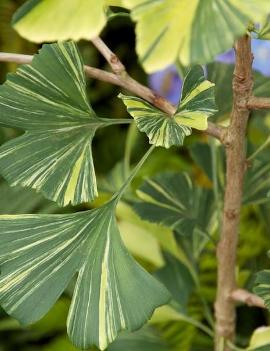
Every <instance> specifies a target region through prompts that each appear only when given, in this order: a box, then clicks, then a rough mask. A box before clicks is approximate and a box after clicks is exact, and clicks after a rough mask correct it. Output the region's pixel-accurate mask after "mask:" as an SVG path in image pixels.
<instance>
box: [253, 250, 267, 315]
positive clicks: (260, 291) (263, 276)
mask: <svg viewBox="0 0 270 351" xmlns="http://www.w3.org/2000/svg"><path fill="white" fill-rule="evenodd" d="M268 255H269V253H268ZM255 284H256V286H255V288H254V291H255V293H256V294H257V295H259V296H260V297H261V298H262V299H263V300H264V303H265V306H266V307H267V308H268V309H269V310H270V270H269V269H268V270H263V271H261V272H259V273H257V276H256V281H255Z"/></svg>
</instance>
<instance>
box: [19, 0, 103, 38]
mask: <svg viewBox="0 0 270 351" xmlns="http://www.w3.org/2000/svg"><path fill="white" fill-rule="evenodd" d="M105 4H106V1H105V0H99V1H96V0H76V1H72V0H71V1H63V0H28V1H26V2H25V3H24V4H23V5H22V6H21V7H20V8H19V10H18V11H17V12H16V13H15V15H14V17H13V26H14V28H15V29H16V30H17V31H18V33H19V34H20V35H21V36H23V37H24V38H26V39H28V40H30V41H33V42H35V43H42V42H44V41H46V42H52V41H57V40H67V39H73V40H79V39H88V40H89V39H92V38H94V37H96V36H97V35H99V33H100V32H101V30H102V29H103V27H104V26H105V24H106V16H105V9H104V7H105Z"/></svg>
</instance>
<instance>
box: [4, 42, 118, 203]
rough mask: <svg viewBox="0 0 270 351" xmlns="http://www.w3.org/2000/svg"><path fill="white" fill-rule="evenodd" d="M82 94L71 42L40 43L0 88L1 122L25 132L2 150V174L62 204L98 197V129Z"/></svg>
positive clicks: (79, 63)
mask: <svg viewBox="0 0 270 351" xmlns="http://www.w3.org/2000/svg"><path fill="white" fill-rule="evenodd" d="M117 121H119V120H113V119H106V118H98V117H97V116H96V114H95V112H94V111H93V109H92V108H91V106H90V105H89V103H88V101H87V96H86V82H85V76H84V70H83V63H82V59H81V57H80V55H79V52H78V50H77V48H76V45H75V44H74V43H72V42H66V43H58V44H52V45H44V46H43V48H42V50H41V51H40V53H39V54H38V55H36V56H35V57H34V59H33V62H32V64H31V65H24V66H22V67H20V68H19V69H18V71H17V72H16V73H15V74H11V75H9V76H8V80H7V81H6V82H5V83H4V85H3V86H1V88H0V124H1V125H4V126H11V127H15V128H21V129H24V130H25V131H26V133H25V134H24V135H22V136H20V137H18V138H15V139H14V140H11V141H9V142H7V143H6V144H4V145H3V146H2V147H1V148H0V172H1V174H2V175H3V176H4V177H5V178H6V179H7V180H8V181H9V182H10V183H11V185H12V186H15V185H21V186H26V187H31V188H34V189H36V190H37V191H40V192H42V193H43V194H44V195H45V196H46V197H47V198H49V199H51V200H53V201H56V202H57V203H58V204H60V205H63V206H65V205H67V204H69V203H72V204H73V205H75V204H79V203H82V202H87V201H91V200H93V199H94V197H95V196H97V187H96V177H95V170H94V165H93V159H92V150H91V144H92V139H93V137H94V134H95V131H96V130H97V128H99V127H103V126H107V125H110V124H113V123H118V122H117Z"/></svg>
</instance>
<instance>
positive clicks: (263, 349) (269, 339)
mask: <svg viewBox="0 0 270 351" xmlns="http://www.w3.org/2000/svg"><path fill="white" fill-rule="evenodd" d="M269 348H270V327H260V328H257V329H256V330H255V331H254V333H253V334H252V337H251V340H250V344H249V347H248V348H247V350H252V351H267V350H269Z"/></svg>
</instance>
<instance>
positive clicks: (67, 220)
mask: <svg viewBox="0 0 270 351" xmlns="http://www.w3.org/2000/svg"><path fill="white" fill-rule="evenodd" d="M115 206H116V202H115V200H113V201H111V202H109V203H107V204H105V205H104V206H103V207H101V208H99V209H95V210H92V211H86V212H81V213H75V214H64V215H15V216H0V227H1V231H0V241H1V247H0V266H1V276H0V304H1V305H2V306H3V308H4V309H5V310H6V311H7V313H9V314H10V315H12V316H13V317H15V318H16V319H18V320H19V321H20V322H21V323H22V324H29V323H33V322H35V321H37V320H38V319H40V318H41V317H42V316H43V315H45V314H46V312H47V311H48V310H49V309H50V308H51V307H52V306H53V304H54V303H55V302H56V300H57V299H58V298H59V296H60V295H61V294H62V292H63V291H64V289H65V288H66V287H67V285H68V284H69V282H70V281H71V279H72V277H73V276H74V275H75V274H76V273H78V276H77V282H76V286H75V290H74V294H73V298H72V302H71V307H70V311H69V316H68V321H67V324H68V334H69V336H70V338H71V341H72V342H73V343H74V345H75V346H77V347H79V348H82V349H87V348H89V347H90V346H91V345H93V344H94V345H96V346H98V347H99V348H100V349H102V350H104V349H105V348H106V347H107V345H108V344H109V343H111V342H112V341H113V340H114V339H115V338H116V336H117V335H118V334H119V332H120V331H121V330H125V329H126V330H129V331H133V330H136V329H138V328H139V327H141V326H142V325H143V324H144V323H145V322H146V321H147V319H149V318H150V316H151V314H152V313H153V311H154V309H155V308H156V307H157V306H159V305H162V304H165V303H166V302H168V300H169V298H170V296H169V293H168V292H167V290H166V289H165V288H164V287H163V286H162V285H161V283H159V282H158V281H157V280H155V279H154V278H153V277H152V276H151V275H150V274H149V273H147V272H146V271H145V270H144V269H143V268H142V267H140V266H139V265H138V264H137V263H136V262H135V261H134V259H133V258H132V257H131V256H130V254H129V253H128V251H127V250H126V248H125V247H124V245H123V243H122V241H121V238H120V234H119V230H118V228H117V224H116V218H115V215H114V208H115Z"/></svg>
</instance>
